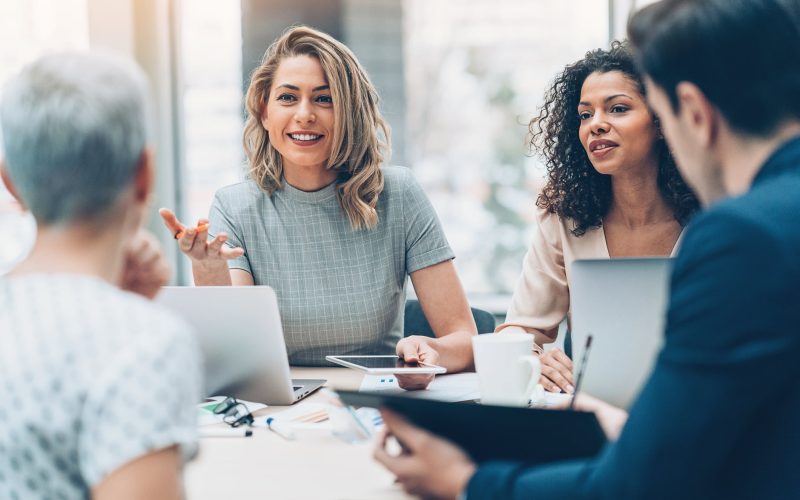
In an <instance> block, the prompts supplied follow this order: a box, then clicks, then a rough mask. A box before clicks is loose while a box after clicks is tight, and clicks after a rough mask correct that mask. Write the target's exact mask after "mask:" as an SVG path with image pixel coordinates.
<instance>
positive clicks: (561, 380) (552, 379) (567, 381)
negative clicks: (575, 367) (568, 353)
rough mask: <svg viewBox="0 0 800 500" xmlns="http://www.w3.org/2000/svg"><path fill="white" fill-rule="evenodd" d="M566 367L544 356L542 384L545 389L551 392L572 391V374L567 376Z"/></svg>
mask: <svg viewBox="0 0 800 500" xmlns="http://www.w3.org/2000/svg"><path fill="white" fill-rule="evenodd" d="M565 371H566V368H565V367H564V365H562V364H560V363H557V362H554V360H552V358H551V359H547V358H544V357H543V358H542V377H541V384H542V385H543V386H544V388H545V390H547V391H550V392H561V391H562V390H563V391H564V392H568V393H569V392H572V375H571V372H569V374H568V375H569V378H567V376H565V373H564V372H565Z"/></svg>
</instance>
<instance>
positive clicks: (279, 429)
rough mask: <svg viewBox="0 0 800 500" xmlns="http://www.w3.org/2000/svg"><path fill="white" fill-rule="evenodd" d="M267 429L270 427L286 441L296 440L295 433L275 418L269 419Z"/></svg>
mask: <svg viewBox="0 0 800 500" xmlns="http://www.w3.org/2000/svg"><path fill="white" fill-rule="evenodd" d="M267 427H269V429H270V430H271V431H272V432H274V433H275V434H277V435H279V436H280V437H282V438H284V439H288V440H290V441H291V440H292V439H294V431H293V430H292V428H291V427H289V426H288V425H286V424H285V423H284V422H281V421H279V420H277V419H276V418H275V417H267Z"/></svg>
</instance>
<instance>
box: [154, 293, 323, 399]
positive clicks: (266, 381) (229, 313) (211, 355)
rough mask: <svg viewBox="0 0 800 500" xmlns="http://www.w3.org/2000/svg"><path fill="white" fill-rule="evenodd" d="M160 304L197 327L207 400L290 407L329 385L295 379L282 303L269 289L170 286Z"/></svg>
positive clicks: (157, 298)
mask: <svg viewBox="0 0 800 500" xmlns="http://www.w3.org/2000/svg"><path fill="white" fill-rule="evenodd" d="M156 302H158V303H160V304H162V305H163V306H165V307H167V308H169V309H171V310H173V311H174V312H175V313H177V314H178V315H179V316H182V317H183V318H184V319H185V320H186V321H187V322H188V323H189V324H190V325H191V326H192V327H194V329H195V332H196V334H197V338H198V340H199V344H200V348H201V349H202V351H203V355H204V358H205V384H206V385H205V394H206V395H207V396H211V395H215V394H224V395H226V396H235V397H237V398H241V399H244V400H246V401H256V402H259V403H266V404H269V405H290V404H292V403H295V402H297V401H299V400H301V399H302V398H304V397H306V396H308V395H309V394H311V393H312V392H314V391H315V390H317V389H319V388H320V387H322V386H323V385H324V384H325V382H326V381H325V380H298V379H295V380H293V379H292V378H291V376H290V372H289V358H288V356H287V354H286V344H285V342H284V339H283V327H282V326H281V318H280V313H279V312H278V299H277V297H276V295H275V291H274V290H273V289H272V288H270V287H268V286H241V287H239V286H200V287H193V286H191V287H183V286H181V287H169V286H168V287H163V288H162V289H161V292H160V293H159V294H158V296H156Z"/></svg>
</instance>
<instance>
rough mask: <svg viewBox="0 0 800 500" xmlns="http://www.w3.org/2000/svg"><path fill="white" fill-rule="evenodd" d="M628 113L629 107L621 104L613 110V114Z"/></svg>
mask: <svg viewBox="0 0 800 500" xmlns="http://www.w3.org/2000/svg"><path fill="white" fill-rule="evenodd" d="M626 111H628V107H627V106H623V105H621V104H617V105H616V106H613V107H612V108H611V112H612V113H624V112H626Z"/></svg>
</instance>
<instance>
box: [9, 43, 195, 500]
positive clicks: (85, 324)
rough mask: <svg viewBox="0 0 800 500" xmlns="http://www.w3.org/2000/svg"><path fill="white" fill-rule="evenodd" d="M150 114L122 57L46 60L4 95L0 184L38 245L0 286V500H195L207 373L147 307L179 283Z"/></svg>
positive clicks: (185, 332) (173, 326)
mask: <svg viewBox="0 0 800 500" xmlns="http://www.w3.org/2000/svg"><path fill="white" fill-rule="evenodd" d="M146 109H147V83H146V79H145V77H144V75H143V73H142V71H141V70H140V69H139V68H138V67H137V66H136V65H135V64H134V63H133V62H131V61H128V60H126V59H124V58H122V57H120V56H115V55H112V54H110V53H69V54H57V55H50V56H46V57H43V58H41V59H39V60H37V61H35V62H33V63H32V64H30V65H29V66H27V67H25V68H24V69H23V70H22V71H21V73H20V74H19V75H17V76H16V77H15V78H13V79H12V80H11V81H10V82H9V83H8V85H7V87H6V88H5V90H4V93H3V97H2V101H1V102H0V123H1V124H2V128H3V143H4V149H5V155H6V156H5V158H4V159H3V161H2V162H0V173H2V179H3V181H4V182H5V184H6V186H7V187H8V189H9V191H10V192H11V193H12V194H13V195H14V196H15V197H16V198H17V199H18V200H19V201H20V203H21V204H22V205H23V207H25V208H26V209H27V210H30V212H31V213H32V214H33V216H34V218H35V219H36V222H37V238H36V243H35V244H34V247H33V249H32V251H31V253H30V255H29V256H28V257H27V258H26V259H25V260H24V261H23V262H22V263H20V265H19V266H17V267H16V268H14V269H13V270H12V271H11V272H10V273H9V274H8V275H6V276H4V277H2V278H0V391H2V393H3V395H4V399H5V400H6V404H4V405H2V407H0V421H2V422H3V425H2V426H0V498H86V497H89V496H91V497H92V498H98V499H104V498H114V499H123V498H155V499H167V498H169V499H173V498H181V497H182V496H183V492H182V489H183V488H182V484H181V468H182V464H183V463H184V462H185V461H186V460H187V459H188V458H189V457H191V456H192V455H193V453H194V451H195V449H196V428H195V425H196V422H195V409H194V405H195V403H196V402H197V401H198V399H199V395H200V394H199V393H200V387H201V372H200V365H201V363H200V353H199V349H198V347H197V345H196V342H195V340H194V338H193V336H192V335H191V332H190V331H189V327H188V326H187V325H186V324H185V323H183V322H182V321H181V320H180V319H178V318H176V317H174V316H172V315H171V314H170V313H168V312H167V311H165V310H163V309H161V308H159V307H158V306H156V305H155V304H153V303H152V302H151V301H150V300H149V299H151V298H152V297H153V296H155V294H156V293H157V291H158V289H159V288H160V286H161V285H163V284H164V283H165V282H166V280H167V278H168V276H169V272H168V269H167V267H166V265H165V263H164V259H163V257H162V254H161V252H160V251H159V249H158V247H157V245H156V244H155V243H154V239H153V237H152V236H151V235H149V234H148V233H146V232H144V231H143V230H142V229H141V226H142V223H143V221H144V220H145V217H146V214H147V208H148V200H149V198H150V194H151V191H152V185H153V179H154V165H153V155H152V153H151V150H150V149H149V148H148V146H147V116H146ZM43 405H44V406H43ZM42 407H44V408H46V412H47V416H46V418H45V417H43V415H42V410H41V408H42Z"/></svg>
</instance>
